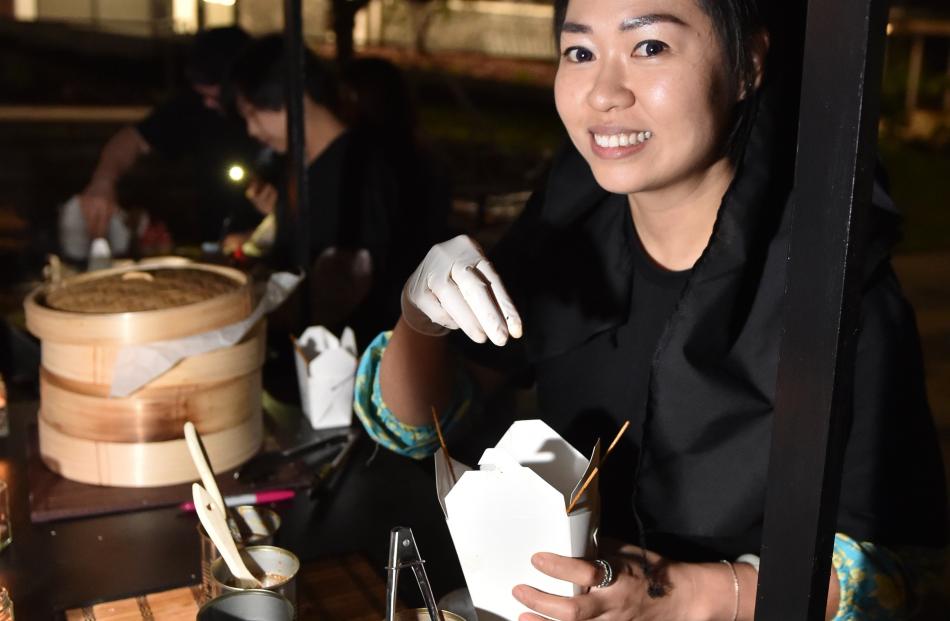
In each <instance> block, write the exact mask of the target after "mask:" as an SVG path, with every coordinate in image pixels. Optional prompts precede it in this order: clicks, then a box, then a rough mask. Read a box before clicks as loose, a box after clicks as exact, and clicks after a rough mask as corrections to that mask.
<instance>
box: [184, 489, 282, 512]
mask: <svg viewBox="0 0 950 621" xmlns="http://www.w3.org/2000/svg"><path fill="white" fill-rule="evenodd" d="M296 495H297V492H296V491H294V490H292V489H273V490H268V491H266V492H254V493H250V494H237V495H236V496H225V497H224V504H226V505H227V506H229V507H237V506H238V505H263V504H266V503H268V502H280V501H281V500H290V499H291V498H293V497H294V496H296ZM178 508H179V509H181V510H182V511H194V510H195V503H193V502H183V503H181V504H180V505H178Z"/></svg>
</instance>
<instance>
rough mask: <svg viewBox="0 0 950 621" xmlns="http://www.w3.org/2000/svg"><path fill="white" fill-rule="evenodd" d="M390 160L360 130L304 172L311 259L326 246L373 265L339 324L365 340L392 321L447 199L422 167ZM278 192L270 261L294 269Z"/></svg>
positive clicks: (438, 233)
mask: <svg viewBox="0 0 950 621" xmlns="http://www.w3.org/2000/svg"><path fill="white" fill-rule="evenodd" d="M401 157H402V159H403V161H402V162H401V163H400V162H395V161H394V158H393V157H391V156H390V154H389V153H388V152H387V151H385V150H383V149H382V148H380V147H379V145H378V144H376V141H374V140H373V137H372V136H371V135H369V134H367V133H363V132H361V131H359V130H347V131H345V132H343V133H342V134H340V136H339V137H337V138H336V140H334V141H333V142H332V143H331V144H330V145H329V146H328V147H327V148H326V149H324V151H323V152H322V153H321V154H320V155H319V156H317V158H316V159H315V160H314V161H313V162H311V163H310V165H309V166H308V167H307V175H308V182H309V192H310V202H309V208H310V213H309V218H310V257H311V260H315V259H316V258H318V257H319V256H320V255H321V253H323V252H324V251H325V250H327V249H328V248H330V247H336V248H341V249H346V250H359V249H366V250H368V251H369V253H370V255H371V257H372V261H373V266H372V269H373V280H372V288H371V289H370V292H369V294H368V296H367V298H366V299H365V301H364V302H363V303H362V304H361V305H360V307H359V308H358V309H357V310H356V312H355V313H354V314H353V315H352V316H351V317H347V318H346V319H345V320H344V321H343V322H342V323H341V324H340V325H336V326H328V327H330V328H331V329H334V330H337V331H338V330H339V329H341V328H342V327H343V326H344V325H349V326H350V327H352V328H353V329H354V331H355V332H356V336H357V341H358V342H359V343H361V344H363V343H365V342H367V341H368V340H369V339H371V338H372V337H373V336H375V335H376V334H378V333H379V332H380V331H382V330H385V329H388V328H390V327H392V325H393V324H394V323H395V322H396V320H397V319H398V318H399V314H400V308H399V297H400V292H401V290H402V286H403V284H404V283H405V281H406V279H407V278H408V277H409V275H410V274H411V273H412V270H414V269H415V267H416V266H417V265H418V264H419V262H420V261H421V260H422V259H423V257H424V256H425V253H426V252H427V251H428V249H429V247H430V246H431V245H432V244H433V243H436V242H437V241H440V240H441V239H442V238H443V236H444V227H445V213H446V212H447V208H448V194H447V193H444V194H442V193H433V192H431V191H430V189H431V188H433V187H441V182H440V181H439V180H438V179H429V172H428V171H429V169H427V168H425V167H424V166H423V164H424V162H423V161H422V160H421V159H419V160H416V159H414V157H415V154H412V153H406V152H403V153H402V154H401ZM285 185H286V184H282V185H281V188H282V194H281V198H280V200H279V201H278V206H277V221H278V227H277V228H278V233H277V241H276V244H275V259H276V261H277V262H278V264H280V265H282V266H284V267H289V266H291V265H293V252H294V250H293V249H294V248H295V247H296V246H295V244H296V241H295V236H294V224H293V216H292V215H291V214H290V213H289V211H288V208H287V200H286V195H285V194H284V193H283V191H284V186H285Z"/></svg>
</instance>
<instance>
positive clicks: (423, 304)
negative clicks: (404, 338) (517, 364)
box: [402, 235, 521, 345]
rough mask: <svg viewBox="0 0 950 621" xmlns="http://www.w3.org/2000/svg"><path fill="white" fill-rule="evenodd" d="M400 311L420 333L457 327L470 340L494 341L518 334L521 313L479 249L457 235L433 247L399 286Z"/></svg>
mask: <svg viewBox="0 0 950 621" xmlns="http://www.w3.org/2000/svg"><path fill="white" fill-rule="evenodd" d="M402 316H403V319H404V320H405V321H406V323H407V324H408V325H409V327H410V328H412V329H413V330H415V331H416V332H419V333H421V334H427V335H429V336H441V335H443V334H446V333H447V332H448V331H449V330H456V329H459V328H461V330H462V331H463V332H465V334H466V335H468V337H469V338H470V339H472V340H473V341H475V342H477V343H484V342H485V339H486V336H487V338H488V339H491V342H492V343H494V344H495V345H504V344H505V343H506V342H508V337H509V336H511V337H512V338H519V337H520V336H521V316H520V315H518V311H517V310H516V309H515V305H514V303H513V302H512V301H511V297H510V296H509V295H508V292H507V291H505V287H504V285H503V284H502V282H501V278H499V277H498V273H497V272H496V271H495V268H494V267H492V265H491V263H489V261H488V259H486V258H485V255H484V253H483V252H482V249H481V248H479V246H478V244H476V243H475V242H474V241H473V240H472V239H471V238H469V237H468V236H466V235H459V236H458V237H455V238H453V239H450V240H449V241H447V242H442V243H441V244H437V245H435V246H433V247H432V248H431V249H430V250H429V253H428V254H427V255H426V258H425V259H423V261H422V263H421V264H420V265H419V267H417V268H416V271H415V272H413V274H412V276H410V277H409V280H408V281H406V286H405V287H403V290H402Z"/></svg>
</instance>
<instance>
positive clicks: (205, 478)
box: [185, 421, 254, 543]
mask: <svg viewBox="0 0 950 621" xmlns="http://www.w3.org/2000/svg"><path fill="white" fill-rule="evenodd" d="M185 443H186V444H187V445H188V452H189V453H190V454H191V461H193V462H194V463H195V468H197V469H198V475H199V476H200V477H201V483H202V485H204V488H205V491H207V492H208V495H209V496H211V498H212V500H214V501H215V502H216V503H217V505H218V508H219V509H221V514H222V515H224V516H225V518H226V519H230V521H232V522H234V524H235V526H236V527H237V530H238V534H239V535H240V538H241V539H240V540H241V542H242V543H243V542H247V541H249V540H250V539H251V538H253V537H254V532H253V531H252V530H251V527H250V526H248V524H247V522H246V521H245V520H244V518H243V516H241V515H240V514H239V513H238V512H237V511H231V510H230V509H228V506H227V505H226V504H225V502H224V497H223V496H222V495H221V490H219V489H218V482H217V481H216V480H215V478H214V470H212V469H211V460H210V459H208V452H207V451H206V450H205V446H204V443H202V441H201V436H199V435H198V430H197V429H195V425H194V423H192V422H191V421H187V422H186V423H185Z"/></svg>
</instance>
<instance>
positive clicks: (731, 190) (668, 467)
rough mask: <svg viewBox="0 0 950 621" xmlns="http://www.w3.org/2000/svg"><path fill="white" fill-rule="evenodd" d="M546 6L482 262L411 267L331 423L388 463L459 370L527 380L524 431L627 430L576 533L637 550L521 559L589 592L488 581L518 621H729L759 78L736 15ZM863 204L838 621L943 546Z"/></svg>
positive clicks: (921, 412) (684, 4)
mask: <svg viewBox="0 0 950 621" xmlns="http://www.w3.org/2000/svg"><path fill="white" fill-rule="evenodd" d="M555 7H556V11H555V15H556V19H557V21H556V29H557V33H558V38H559V40H558V43H559V51H560V55H561V56H560V62H559V65H558V72H557V78H556V81H555V88H554V91H555V99H556V103H557V109H558V113H559V115H560V118H561V120H562V122H563V123H564V126H565V128H566V129H567V133H568V136H569V137H570V144H569V145H566V146H565V148H564V149H563V151H562V152H561V154H560V155H559V157H558V158H557V160H556V161H555V164H554V165H553V168H552V170H551V173H550V176H549V178H548V181H547V184H546V186H545V187H544V188H543V189H542V190H540V191H539V192H537V193H535V195H534V196H533V197H532V199H531V200H530V201H529V203H528V205H527V207H526V209H525V213H524V215H523V217H522V218H521V219H520V220H519V221H518V222H517V223H516V224H515V225H514V226H513V228H512V230H511V231H510V233H509V234H508V236H507V237H506V238H505V239H504V240H503V241H502V242H501V243H500V244H499V245H498V246H497V247H496V248H494V249H493V250H492V252H491V253H490V257H491V262H490V261H489V260H488V258H486V255H485V254H484V253H483V252H482V250H481V249H480V248H479V247H478V246H477V245H475V244H474V243H473V242H472V241H471V240H469V239H468V238H465V237H458V238H455V239H453V240H450V241H448V242H445V243H442V244H439V245H438V246H436V247H434V248H433V249H432V250H431V251H430V252H429V254H428V256H427V257H426V259H425V260H424V261H423V263H422V264H421V265H420V266H419V268H418V269H417V270H416V272H415V273H414V274H413V275H412V277H410V279H409V281H408V282H407V283H406V286H405V288H404V289H403V296H402V313H403V314H402V318H401V320H400V321H399V323H398V324H397V325H396V328H395V330H394V331H393V332H392V334H391V335H390V334H383V335H380V337H379V338H378V339H377V341H376V342H374V344H373V345H372V346H371V347H370V349H369V351H368V352H367V354H366V355H365V356H364V359H363V361H362V364H361V367H360V377H359V378H358V382H357V395H356V398H357V413H358V415H359V416H360V418H361V419H362V420H363V422H364V424H365V426H366V427H367V429H369V430H370V433H371V434H372V435H373V436H374V437H375V438H376V439H377V440H378V441H379V442H380V443H382V444H384V445H385V446H388V447H389V448H391V449H393V450H396V451H398V452H401V453H403V454H408V455H413V456H421V455H422V454H424V453H425V452H426V451H427V450H434V446H436V443H435V442H434V441H433V434H434V431H432V428H431V427H429V426H427V423H428V421H429V411H430V406H431V405H433V404H435V405H437V407H438V410H439V411H440V412H443V413H444V415H443V417H444V420H443V427H450V426H451V424H452V422H453V421H454V420H455V417H456V414H454V412H464V411H465V410H466V407H465V402H466V399H467V397H468V393H467V392H466V391H467V390H469V389H467V388H466V387H467V386H470V385H471V382H470V381H469V380H468V379H467V377H468V376H467V375H466V374H465V373H463V372H461V371H459V370H458V367H457V366H456V365H455V364H454V361H455V360H456V359H458V358H459V357H461V358H463V359H467V360H470V361H475V362H477V363H478V364H480V365H482V366H487V367H490V368H492V369H494V370H495V371H497V372H498V373H499V374H500V375H501V376H504V375H507V376H509V377H515V376H517V377H525V376H526V375H527V376H530V377H533V378H534V380H535V381H536V384H537V395H538V405H539V407H540V412H541V417H542V418H544V420H545V421H547V422H548V423H549V424H550V425H551V426H552V427H553V428H555V429H556V430H557V431H558V432H559V433H560V434H561V435H562V436H563V437H565V438H567V439H568V440H570V441H571V442H572V444H574V446H577V447H579V448H581V449H582V450H584V449H585V447H590V446H592V445H593V444H594V441H595V440H596V439H597V438H609V437H612V436H613V435H614V434H615V432H616V430H617V428H618V427H620V425H621V424H622V423H623V422H624V421H626V420H631V421H632V423H633V424H632V426H631V428H632V429H636V430H637V432H634V433H629V434H627V436H625V438H624V439H623V440H622V441H621V443H620V444H618V446H617V448H616V450H615V452H614V454H613V455H612V457H611V462H610V467H609V468H608V469H606V470H605V471H604V472H603V473H602V474H601V479H600V486H601V498H602V500H603V510H602V524H601V530H600V533H601V535H602V536H603V535H607V536H610V537H614V538H616V539H617V540H619V541H623V542H636V543H637V545H631V544H630V543H618V544H615V545H609V544H608V545H603V546H602V549H601V555H602V558H601V559H597V561H596V562H591V561H589V560H581V559H570V558H565V557H560V556H557V555H554V554H549V553H546V552H545V551H543V550H539V551H538V554H535V555H534V557H533V558H532V559H531V560H532V563H533V564H534V566H535V567H536V568H537V569H538V570H540V571H542V572H544V573H546V574H549V575H550V576H554V577H556V578H560V579H563V580H567V581H570V582H573V583H575V584H577V585H580V586H581V587H591V590H589V591H588V592H586V593H583V594H581V595H578V596H575V597H556V596H553V595H549V594H547V593H543V592H541V591H538V590H536V589H534V588H532V587H531V586H529V585H512V588H513V591H512V593H513V596H514V597H515V598H517V599H518V600H519V601H520V602H521V603H522V604H523V605H524V606H525V610H526V611H525V613H524V614H523V615H522V616H521V619H522V620H523V621H527V620H533V621H537V620H540V619H542V618H543V617H541V616H540V615H545V616H546V617H553V618H557V619H570V620H574V619H594V618H599V619H614V618H617V619H634V618H635V619H666V620H669V619H673V620H678V619H684V620H685V619H721V620H724V621H730V620H733V621H735V620H737V619H752V618H753V615H754V606H755V591H756V572H757V557H756V556H755V554H757V553H758V550H759V548H760V547H761V544H762V520H763V513H764V499H765V487H766V472H767V469H768V459H769V454H768V453H769V446H770V436H771V426H772V417H773V413H774V403H775V383H776V374H777V367H778V358H779V345H780V341H781V335H782V331H783V309H784V287H785V282H786V269H787V256H788V239H789V232H790V229H791V224H792V212H791V209H788V208H786V205H787V199H788V193H789V189H790V187H791V177H792V170H791V169H790V167H789V166H788V165H787V162H788V158H787V153H788V152H789V151H790V150H792V149H794V146H795V144H794V142H792V141H790V140H789V139H788V136H789V135H790V133H791V132H790V131H789V126H791V127H792V129H794V125H795V121H796V119H795V118H794V117H793V116H789V115H786V114H782V109H781V105H782V104H784V103H785V101H784V99H783V97H784V91H783V90H782V89H781V88H779V86H780V82H779V78H781V77H782V72H781V71H774V70H773V71H771V72H770V70H769V62H768V58H767V57H769V56H770V50H769V41H770V37H769V34H768V31H767V29H766V27H765V25H764V24H761V23H760V21H759V19H758V7H757V5H756V2H755V0H719V1H712V0H558V1H557V2H556V3H555ZM875 197H876V199H877V205H876V206H875V208H874V209H873V212H874V216H873V218H874V220H875V221H876V222H880V223H881V226H880V227H876V228H875V229H874V230H873V231H869V232H868V236H869V237H868V238H867V239H864V240H862V242H863V243H866V244H867V247H868V248H869V250H868V253H867V256H866V258H865V265H864V266H863V271H862V273H863V274H864V281H863V282H862V283H861V285H862V294H863V297H862V300H861V326H860V331H859V333H858V334H859V336H858V356H857V362H856V367H855V379H854V386H855V393H854V398H853V409H852V412H851V417H852V424H851V428H850V430H849V435H848V449H847V453H846V455H845V458H844V474H843V483H842V493H841V498H840V502H839V512H838V523H837V530H838V535H837V536H836V540H835V555H834V567H835V569H836V571H835V572H832V575H831V577H830V579H829V597H828V602H827V616H828V618H832V617H837V618H838V619H841V620H844V619H857V618H906V617H908V616H910V615H911V614H912V608H913V606H914V603H915V601H917V594H916V591H917V590H918V589H920V588H922V586H923V585H926V584H927V579H926V575H925V574H926V573H927V572H926V571H923V570H922V568H926V567H931V569H932V567H933V566H928V565H927V562H933V561H935V560H939V559H941V558H942V554H943V548H944V546H946V544H947V532H946V530H947V528H946V525H947V514H946V499H945V485H944V483H943V471H942V467H941V464H940V455H939V451H938V448H937V443H936V438H935V433H934V430H933V425H932V421H931V419H930V414H929V409H928V406H927V402H926V395H925V393H924V386H923V373H922V370H921V366H920V364H921V363H920V352H919V346H918V336H917V333H916V327H915V325H914V321H913V314H912V310H911V309H910V308H909V306H908V305H907V303H906V301H905V300H904V299H903V297H902V295H901V293H900V289H899V286H898V284H897V281H896V278H895V276H894V274H893V270H892V269H891V266H890V261H889V245H888V243H887V241H886V240H887V239H888V235H889V233H890V231H889V230H887V229H888V226H889V225H888V224H887V223H889V222H891V219H890V218H891V216H892V215H893V214H889V213H888V209H889V207H888V204H889V201H888V200H887V197H886V195H885V194H884V193H883V192H881V191H876V192H875ZM453 330H456V332H455V335H453V336H451V337H448V338H446V337H445V335H446V334H448V333H450V332H452V331H453ZM458 331H461V332H462V333H464V336H465V337H467V338H463V337H462V336H460V335H459V332H458ZM486 341H491V342H492V343H493V344H494V345H492V344H486ZM496 346H497V347H496ZM484 376H485V374H484V373H483V372H479V373H478V374H473V375H472V377H478V378H479V379H482V378H484ZM908 481H913V482H914V484H913V485H907V484H906V482H908ZM601 541H602V542H603V541H604V539H601ZM922 559H924V560H926V562H923V563H922V562H921V560H922ZM734 561H735V562H734ZM937 566H938V565H937ZM894 594H896V596H894V597H891V595H894ZM476 605H477V602H476Z"/></svg>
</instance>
